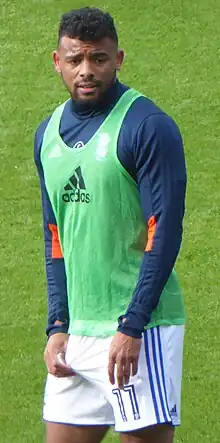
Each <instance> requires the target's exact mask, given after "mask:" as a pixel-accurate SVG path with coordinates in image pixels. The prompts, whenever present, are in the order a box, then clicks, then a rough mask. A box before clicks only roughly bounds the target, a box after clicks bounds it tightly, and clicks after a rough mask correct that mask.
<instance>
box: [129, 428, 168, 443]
mask: <svg viewBox="0 0 220 443" xmlns="http://www.w3.org/2000/svg"><path fill="white" fill-rule="evenodd" d="M173 439H174V427H173V426H171V425H169V424H160V425H155V426H150V427H148V428H144V429H140V430H137V431H135V432H129V433H124V434H121V443H173Z"/></svg>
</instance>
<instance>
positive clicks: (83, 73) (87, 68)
mask: <svg viewBox="0 0 220 443" xmlns="http://www.w3.org/2000/svg"><path fill="white" fill-rule="evenodd" d="M79 75H80V77H81V78H92V77H93V76H94V74H93V70H92V65H91V62H90V61H89V60H86V59H84V60H83V61H82V63H81V64H80V72H79Z"/></svg>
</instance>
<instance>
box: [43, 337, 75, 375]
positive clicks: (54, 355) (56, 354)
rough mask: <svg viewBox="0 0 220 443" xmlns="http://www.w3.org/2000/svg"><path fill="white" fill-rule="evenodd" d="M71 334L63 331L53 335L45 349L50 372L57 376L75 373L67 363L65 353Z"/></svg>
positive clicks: (45, 358)
mask: <svg viewBox="0 0 220 443" xmlns="http://www.w3.org/2000/svg"><path fill="white" fill-rule="evenodd" d="M68 340H69V335H68V334H65V333H63V332H58V333H57V334H53V335H51V337H50V338H49V340H48V342H47V345H46V348H45V351H44V360H45V363H46V366H47V370H48V372H49V374H52V375H54V376H55V377H70V376H73V375H75V372H74V371H73V369H72V368H71V366H69V365H67V364H66V361H65V354H66V348H67V343H68Z"/></svg>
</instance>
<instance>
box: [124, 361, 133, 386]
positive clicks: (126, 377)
mask: <svg viewBox="0 0 220 443" xmlns="http://www.w3.org/2000/svg"><path fill="white" fill-rule="evenodd" d="M123 373H124V374H123V378H124V384H125V385H127V384H128V383H129V380H130V375H131V362H130V361H127V362H126V363H125V364H124V368H123Z"/></svg>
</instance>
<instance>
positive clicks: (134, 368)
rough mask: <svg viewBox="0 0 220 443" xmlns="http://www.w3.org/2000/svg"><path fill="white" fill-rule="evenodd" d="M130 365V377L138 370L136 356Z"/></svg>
mask: <svg viewBox="0 0 220 443" xmlns="http://www.w3.org/2000/svg"><path fill="white" fill-rule="evenodd" d="M131 366H132V377H134V375H136V374H137V372H138V358H135V359H134V360H132V362H131Z"/></svg>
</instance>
